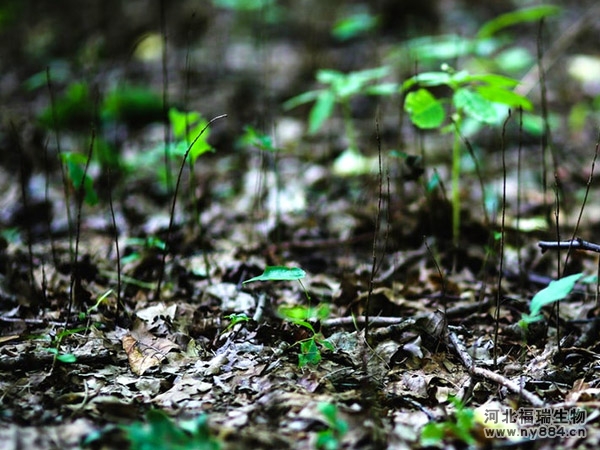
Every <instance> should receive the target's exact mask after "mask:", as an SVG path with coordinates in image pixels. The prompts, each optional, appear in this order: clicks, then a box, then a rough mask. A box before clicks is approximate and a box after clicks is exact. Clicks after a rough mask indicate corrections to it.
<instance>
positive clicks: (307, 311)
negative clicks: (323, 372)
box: [278, 305, 335, 367]
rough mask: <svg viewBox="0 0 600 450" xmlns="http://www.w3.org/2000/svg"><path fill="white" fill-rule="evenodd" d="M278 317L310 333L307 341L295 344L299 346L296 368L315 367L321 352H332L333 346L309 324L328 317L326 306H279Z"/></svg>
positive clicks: (319, 359) (319, 360)
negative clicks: (324, 350) (323, 350)
mask: <svg viewBox="0 0 600 450" xmlns="http://www.w3.org/2000/svg"><path fill="white" fill-rule="evenodd" d="M278 312H279V315H280V316H281V317H282V318H283V319H284V320H287V321H289V322H292V323H293V324H294V325H297V326H300V327H303V328H306V329H307V330H309V331H310V332H311V333H312V336H310V337H309V338H307V339H303V340H301V341H298V342H296V344H298V345H299V346H300V353H298V367H304V366H306V365H308V364H310V365H313V366H316V365H317V364H319V363H320V362H321V350H322V349H326V350H330V351H334V350H335V347H334V346H333V344H332V343H331V342H330V341H328V340H327V339H325V337H324V336H323V334H322V333H317V332H316V331H315V329H314V327H313V326H312V324H311V323H310V322H309V321H310V320H323V319H325V318H327V317H328V316H329V308H328V307H327V305H319V306H318V307H310V306H302V305H297V306H281V307H279V309H278Z"/></svg>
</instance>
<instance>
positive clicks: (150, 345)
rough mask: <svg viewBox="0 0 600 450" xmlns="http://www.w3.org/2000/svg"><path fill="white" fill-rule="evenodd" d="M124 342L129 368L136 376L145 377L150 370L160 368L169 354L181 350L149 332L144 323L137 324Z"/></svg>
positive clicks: (125, 337) (172, 343)
mask: <svg viewBox="0 0 600 450" xmlns="http://www.w3.org/2000/svg"><path fill="white" fill-rule="evenodd" d="M122 342H123V350H125V353H126V354H127V359H128V360H129V367H130V368H131V371H132V372H133V373H135V374H136V375H143V374H144V373H145V372H146V371H147V370H148V369H150V368H152V367H155V366H158V365H159V364H160V363H161V362H162V361H163V360H164V359H165V358H166V357H167V353H169V352H170V351H171V350H176V349H179V346H178V345H177V344H175V343H174V342H171V341H169V340H168V339H165V338H159V337H156V336H154V335H153V334H151V333H150V332H148V331H147V329H146V327H145V325H144V324H143V322H137V323H136V325H135V326H134V329H133V330H132V331H131V332H130V333H127V334H126V335H125V336H123V339H122Z"/></svg>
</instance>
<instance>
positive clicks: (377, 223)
mask: <svg viewBox="0 0 600 450" xmlns="http://www.w3.org/2000/svg"><path fill="white" fill-rule="evenodd" d="M375 130H376V136H375V138H376V139H377V160H378V172H377V173H378V175H377V179H378V182H379V192H378V194H377V195H378V198H377V214H376V215H375V232H374V233H373V251H372V255H371V258H372V262H371V275H370V277H369V291H368V294H367V301H366V305H365V341H366V342H367V343H368V342H369V308H370V307H371V297H372V296H373V287H374V281H375V275H376V274H377V242H378V240H379V230H380V228H381V204H382V201H383V167H382V164H381V135H380V134H379V119H376V120H375Z"/></svg>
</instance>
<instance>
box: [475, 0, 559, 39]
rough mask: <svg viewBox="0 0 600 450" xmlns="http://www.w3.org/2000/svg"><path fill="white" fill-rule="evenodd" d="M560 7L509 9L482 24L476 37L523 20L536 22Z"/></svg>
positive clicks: (542, 6) (493, 32)
mask: <svg viewBox="0 0 600 450" xmlns="http://www.w3.org/2000/svg"><path fill="white" fill-rule="evenodd" d="M560 11H561V8H559V7H558V6H554V5H540V6H533V7H531V8H524V9H519V10H517V11H511V12H509V13H506V14H502V15H500V16H498V17H495V18H494V19H492V20H490V21H489V22H486V23H485V24H483V26H482V27H481V28H480V29H479V31H478V32H477V37H478V38H480V39H481V38H488V37H490V36H492V35H494V34H496V33H497V32H498V31H500V30H502V29H503V28H506V27H510V26H512V25H517V24H519V23H525V22H537V21H538V20H540V19H543V18H544V17H548V16H552V15H555V14H558V13H559V12H560Z"/></svg>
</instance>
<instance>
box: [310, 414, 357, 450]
mask: <svg viewBox="0 0 600 450" xmlns="http://www.w3.org/2000/svg"><path fill="white" fill-rule="evenodd" d="M318 409H319V412H320V413H321V414H322V415H323V416H324V417H325V421H326V422H327V428H326V429H325V430H323V431H319V432H318V433H317V442H316V447H317V449H319V450H337V449H338V448H340V446H341V441H342V439H343V438H344V436H345V435H346V433H348V429H349V427H348V422H346V421H345V420H343V419H340V417H339V416H338V414H339V411H338V407H337V406H336V405H334V404H332V403H320V404H319V406H318Z"/></svg>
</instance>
